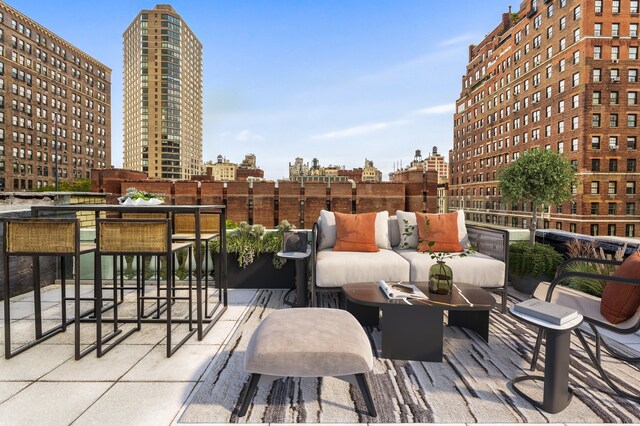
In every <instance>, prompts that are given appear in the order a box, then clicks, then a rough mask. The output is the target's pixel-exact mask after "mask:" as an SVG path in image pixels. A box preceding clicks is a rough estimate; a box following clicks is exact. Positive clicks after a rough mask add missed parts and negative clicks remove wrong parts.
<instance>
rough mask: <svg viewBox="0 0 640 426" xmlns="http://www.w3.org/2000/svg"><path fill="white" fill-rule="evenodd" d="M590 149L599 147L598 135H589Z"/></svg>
mask: <svg viewBox="0 0 640 426" xmlns="http://www.w3.org/2000/svg"><path fill="white" fill-rule="evenodd" d="M599 120H600V119H598V121H599ZM591 149H600V136H591Z"/></svg>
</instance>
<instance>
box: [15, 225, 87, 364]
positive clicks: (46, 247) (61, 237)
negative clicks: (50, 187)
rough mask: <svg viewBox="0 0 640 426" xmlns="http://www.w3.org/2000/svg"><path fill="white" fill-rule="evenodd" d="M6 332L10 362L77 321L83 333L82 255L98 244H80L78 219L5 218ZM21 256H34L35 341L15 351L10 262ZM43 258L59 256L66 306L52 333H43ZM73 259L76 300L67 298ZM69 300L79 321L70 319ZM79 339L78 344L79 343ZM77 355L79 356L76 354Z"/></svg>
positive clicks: (51, 330) (63, 296)
mask: <svg viewBox="0 0 640 426" xmlns="http://www.w3.org/2000/svg"><path fill="white" fill-rule="evenodd" d="M3 222H4V247H3V260H4V279H3V286H4V332H5V358H7V359H9V358H11V357H13V356H15V355H18V354H20V353H22V352H24V351H26V350H27V349H29V348H31V347H33V346H35V345H37V344H38V343H40V342H43V341H44V340H47V339H49V338H50V337H53V336H55V335H56V334H58V333H61V332H64V331H66V329H67V325H68V324H70V323H71V322H73V321H75V323H76V329H77V330H78V331H77V333H79V318H80V316H81V315H80V300H82V298H80V255H81V254H85V253H91V252H94V251H95V245H94V244H82V245H81V244H80V222H79V220H78V219H59V218H56V219H53V218H29V219H5V220H4V221H3ZM18 256H32V257H33V274H32V278H33V295H34V308H35V339H34V340H31V341H30V342H28V343H26V344H24V345H22V346H20V347H19V348H17V349H15V350H12V347H11V304H10V298H11V291H10V283H9V259H10V258H11V257H18ZM40 256H56V257H57V256H59V257H60V271H61V274H60V276H61V285H60V296H61V306H62V315H61V317H62V319H61V323H60V324H59V325H57V326H55V327H52V328H51V329H49V330H46V331H44V332H43V330H42V305H41V298H40ZM68 256H73V260H74V262H75V264H74V290H75V295H74V297H73V298H67V296H66V276H65V265H66V263H65V262H66V259H65V258H66V257H68ZM68 300H74V301H75V307H74V313H75V318H74V319H71V320H67V306H66V302H67V301H68ZM78 341H79V339H77V341H76V344H78ZM76 355H77V353H76Z"/></svg>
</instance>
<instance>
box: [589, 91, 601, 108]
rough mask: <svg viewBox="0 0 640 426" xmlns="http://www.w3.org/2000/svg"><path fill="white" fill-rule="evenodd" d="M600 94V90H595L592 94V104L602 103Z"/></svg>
mask: <svg viewBox="0 0 640 426" xmlns="http://www.w3.org/2000/svg"><path fill="white" fill-rule="evenodd" d="M600 95H601V93H600V92H593V94H592V95H591V104H593V105H600Z"/></svg>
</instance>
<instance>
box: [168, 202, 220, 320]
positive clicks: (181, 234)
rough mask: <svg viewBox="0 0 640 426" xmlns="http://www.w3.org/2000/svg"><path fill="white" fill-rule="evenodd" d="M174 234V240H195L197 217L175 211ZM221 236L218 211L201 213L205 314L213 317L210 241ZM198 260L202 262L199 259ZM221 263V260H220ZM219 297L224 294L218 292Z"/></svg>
mask: <svg viewBox="0 0 640 426" xmlns="http://www.w3.org/2000/svg"><path fill="white" fill-rule="evenodd" d="M173 227H174V230H173V232H174V234H173V236H172V238H173V241H188V242H191V243H193V242H195V241H196V239H197V235H196V218H195V215H193V214H188V213H175V214H174V216H173ZM219 236H220V215H219V214H218V213H201V214H200V241H201V242H203V243H204V248H205V251H204V301H205V302H204V303H205V311H204V312H205V316H206V317H207V318H209V317H211V315H210V313H209V312H208V301H209V242H210V241H211V240H213V239H215V238H218V237H219ZM196 262H200V259H197V260H196ZM218 263H220V262H218ZM220 272H221V271H220V268H216V283H220V277H221V276H222V275H221V274H220ZM218 296H219V299H221V298H222V294H221V293H219V294H218Z"/></svg>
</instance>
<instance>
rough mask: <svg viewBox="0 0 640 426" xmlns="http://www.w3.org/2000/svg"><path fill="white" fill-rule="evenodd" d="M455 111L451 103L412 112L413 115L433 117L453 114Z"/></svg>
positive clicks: (454, 105) (453, 104)
mask: <svg viewBox="0 0 640 426" xmlns="http://www.w3.org/2000/svg"><path fill="white" fill-rule="evenodd" d="M455 110H456V104H455V103H453V102H451V103H448V104H442V105H435V106H431V107H427V108H422V109H418V110H416V111H413V113H412V114H413V115H435V114H453V113H454V112H455Z"/></svg>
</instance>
